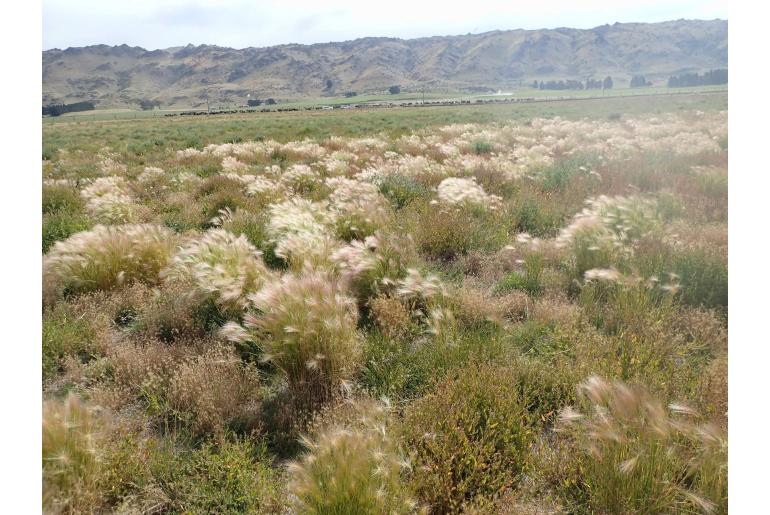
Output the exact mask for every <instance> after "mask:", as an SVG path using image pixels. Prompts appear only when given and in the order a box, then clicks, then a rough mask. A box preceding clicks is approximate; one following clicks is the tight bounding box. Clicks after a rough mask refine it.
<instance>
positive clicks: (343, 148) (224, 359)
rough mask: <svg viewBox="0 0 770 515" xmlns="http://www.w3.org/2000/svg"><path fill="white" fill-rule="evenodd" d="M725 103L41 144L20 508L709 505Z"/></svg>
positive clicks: (358, 510) (343, 114)
mask: <svg viewBox="0 0 770 515" xmlns="http://www.w3.org/2000/svg"><path fill="white" fill-rule="evenodd" d="M547 93H551V92H547ZM420 97H421V95H420ZM399 98H400V99H401V100H403V101H408V100H410V98H411V97H409V96H408V95H406V94H405V95H401V96H400V97H399ZM367 100H371V101H374V100H377V99H375V98H364V97H357V98H352V99H344V101H355V102H361V101H367ZM316 101H318V102H330V101H329V100H324V99H317V100H316V99H314V100H311V101H309V102H308V103H307V104H301V103H298V104H297V105H298V106H299V105H313V103H314V102H316ZM340 101H342V100H340ZM727 107H728V106H727V92H726V90H723V91H710V90H709V91H706V90H703V91H701V90H699V91H697V92H692V94H677V95H664V94H660V95H657V94H656V95H650V96H635V97H627V98H624V97H622V96H607V97H606V98H601V99H577V98H576V99H573V100H562V101H558V102H533V103H512V104H487V105H462V106H434V107H429V106H426V107H412V108H393V109H384V108H382V109H367V108H361V109H355V110H353V109H351V110H337V109H335V110H323V111H320V110H319V111H298V112H269V113H253V114H252V113H249V114H226V115H212V116H196V117H179V116H177V117H161V116H152V114H149V116H144V117H143V116H142V114H144V115H147V114H148V113H140V115H139V117H137V118H136V119H133V118H125V117H124V118H121V116H119V115H118V113H102V114H99V115H97V119H89V118H88V116H91V115H72V116H62V117H60V118H58V119H56V120H52V119H51V120H49V119H46V120H44V122H43V126H42V132H43V146H42V200H43V203H42V204H43V205H42V228H41V229H42V238H41V239H42V241H41V243H42V252H43V271H42V289H43V306H42V319H43V334H42V356H43V362H42V376H43V384H42V391H43V461H42V468H43V508H44V511H45V512H46V513H66V514H74V513H195V514H197V513H201V514H202V513H288V514H294V513H296V514H306V513H309V514H335V515H347V514H350V515H354V514H355V515H358V514H385V513H387V514H391V513H398V514H412V513H432V514H450V513H451V514H459V513H463V514H468V515H471V514H478V515H480V514H498V515H512V514H533V515H534V514H561V513H570V514H573V513H574V514H585V515H588V514H598V513H635V514H650V515H652V514H659V513H677V514H679V513H682V514H698V513H708V514H712V513H713V514H725V513H727V508H728V498H727V420H728V416H727V412H728V408H727V332H728V319H729V317H728V296H727V284H728V278H727V234H728V232H727V220H728V206H727V190H728V180H727V177H728V172H727V158H728V135H727ZM130 114H131V113H128V114H126V116H128V115H130ZM110 116H113V119H109V117H110ZM102 117H103V118H102ZM100 118H101V119H100Z"/></svg>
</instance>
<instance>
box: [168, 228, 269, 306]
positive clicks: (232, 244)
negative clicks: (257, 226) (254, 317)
mask: <svg viewBox="0 0 770 515" xmlns="http://www.w3.org/2000/svg"><path fill="white" fill-rule="evenodd" d="M161 275H162V276H164V277H165V278H168V279H171V280H182V281H190V282H192V283H194V284H195V285H196V287H197V290H198V292H199V294H200V295H201V296H202V297H203V298H205V299H211V300H212V301H214V302H215V303H216V304H218V305H219V306H220V307H222V308H223V309H224V310H225V311H227V310H234V311H236V312H237V311H239V310H242V309H243V308H245V306H246V304H247V300H246V298H247V296H248V295H249V294H251V293H254V292H256V291H257V290H259V288H261V287H262V286H263V285H264V284H265V282H266V281H267V280H269V279H270V277H271V273H270V271H269V270H268V269H267V268H266V267H265V264H264V262H263V261H262V259H261V252H259V251H258V250H257V249H256V248H255V247H254V246H253V245H252V244H251V243H249V241H248V240H247V239H246V237H245V236H243V235H241V236H237V237H236V236H235V235H234V234H232V233H230V232H228V231H226V230H224V229H211V230H209V231H207V232H206V233H204V234H203V236H202V237H201V238H199V239H196V240H193V241H191V242H189V243H188V244H187V245H185V246H184V247H182V248H181V249H180V250H179V252H177V254H176V255H175V256H174V258H173V259H172V262H171V265H170V267H169V268H168V269H166V270H164V271H163V272H162V274H161Z"/></svg>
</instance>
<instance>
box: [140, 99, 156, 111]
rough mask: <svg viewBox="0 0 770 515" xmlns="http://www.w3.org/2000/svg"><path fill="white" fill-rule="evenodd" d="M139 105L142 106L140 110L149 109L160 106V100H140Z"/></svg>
mask: <svg viewBox="0 0 770 515" xmlns="http://www.w3.org/2000/svg"><path fill="white" fill-rule="evenodd" d="M139 107H141V108H142V111H151V110H153V109H155V108H156V107H157V108H160V100H146V99H145V100H140V101H139Z"/></svg>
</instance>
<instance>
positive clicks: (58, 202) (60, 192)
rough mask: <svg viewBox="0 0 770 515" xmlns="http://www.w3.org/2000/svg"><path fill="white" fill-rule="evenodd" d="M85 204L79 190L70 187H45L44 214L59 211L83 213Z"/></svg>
mask: <svg viewBox="0 0 770 515" xmlns="http://www.w3.org/2000/svg"><path fill="white" fill-rule="evenodd" d="M84 207H85V202H84V201H83V198H82V197H81V196H80V191H78V189H77V188H74V187H70V186H43V198H42V208H43V214H44V215H45V214H48V213H55V212H57V211H66V212H72V213H77V212H82V211H83V208H84Z"/></svg>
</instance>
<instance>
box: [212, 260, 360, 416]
mask: <svg viewBox="0 0 770 515" xmlns="http://www.w3.org/2000/svg"><path fill="white" fill-rule="evenodd" d="M249 301H250V302H251V305H252V308H253V309H252V310H251V311H249V312H248V313H247V314H246V315H245V316H244V322H243V326H238V325H237V324H233V323H230V324H228V325H226V326H225V327H224V328H223V334H226V335H227V336H228V337H229V338H231V339H233V340H234V341H237V342H239V343H241V344H245V346H246V348H247V349H251V352H254V353H255V354H256V355H257V357H258V358H259V359H260V360H261V361H265V362H269V363H271V364H272V365H274V366H275V367H277V368H278V369H279V370H280V371H281V372H282V373H283V374H284V375H285V377H286V379H287V381H288V385H289V389H290V390H291V392H292V394H293V395H294V400H295V401H296V402H298V403H299V404H300V405H302V406H304V407H306V408H309V409H310V410H311V411H312V409H314V408H315V407H317V406H318V405H319V404H320V403H323V402H325V401H326V400H328V399H330V398H331V397H332V396H333V395H334V394H335V392H338V391H340V388H342V387H344V386H345V385H346V383H347V381H348V380H350V379H351V377H352V375H353V374H354V373H355V371H356V368H357V367H358V366H359V364H360V357H361V342H360V338H359V335H358V331H357V330H356V322H357V320H358V310H357V308H356V303H355V300H354V299H352V298H351V297H348V296H346V294H345V291H344V289H343V288H342V287H341V285H340V283H339V281H338V280H337V279H336V278H335V277H334V275H333V274H331V273H329V272H325V271H320V270H313V269H311V268H305V269H304V271H303V272H302V273H301V274H291V273H289V274H286V275H284V276H283V277H282V278H280V279H278V280H275V281H273V282H272V283H269V284H267V285H266V286H265V287H264V288H262V289H261V290H260V291H259V292H257V293H255V294H252V295H250V296H249Z"/></svg>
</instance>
